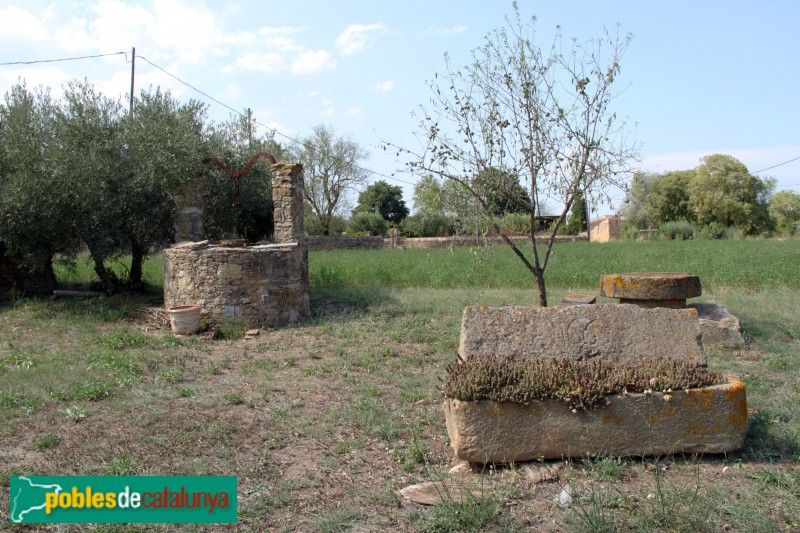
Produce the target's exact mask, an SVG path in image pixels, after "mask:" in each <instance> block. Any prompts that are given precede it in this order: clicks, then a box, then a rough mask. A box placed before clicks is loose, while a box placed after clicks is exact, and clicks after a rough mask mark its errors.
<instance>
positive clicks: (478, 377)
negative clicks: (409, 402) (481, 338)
mask: <svg viewBox="0 0 800 533" xmlns="http://www.w3.org/2000/svg"><path fill="white" fill-rule="evenodd" d="M722 383H725V378H724V377H723V376H722V374H721V373H719V372H716V371H713V370H709V369H708V368H705V367H702V366H698V365H697V364H694V363H691V362H686V361H681V360H675V359H644V360H643V361H642V362H641V364H638V365H636V366H632V365H627V364H621V363H616V362H614V361H611V360H609V359H605V358H597V359H591V360H588V361H575V360H571V359H561V360H555V359H546V360H538V359H528V360H517V359H513V358H510V357H508V358H505V357H497V358H495V357H476V358H473V359H470V360H468V361H461V362H459V364H457V365H455V366H453V367H452V368H450V369H449V371H448V376H447V380H446V382H445V385H444V388H443V389H442V393H443V394H444V396H445V397H447V398H454V399H457V400H461V401H479V400H492V401H498V402H514V403H523V404H525V403H530V402H532V401H537V400H560V401H563V402H565V403H566V404H568V405H569V407H570V408H572V409H584V410H589V409H592V408H594V407H597V406H600V405H605V404H606V402H607V400H606V396H609V395H613V394H624V393H631V392H645V391H659V392H664V393H666V392H667V391H672V390H679V389H694V388H699V387H705V386H709V385H719V384H722Z"/></svg>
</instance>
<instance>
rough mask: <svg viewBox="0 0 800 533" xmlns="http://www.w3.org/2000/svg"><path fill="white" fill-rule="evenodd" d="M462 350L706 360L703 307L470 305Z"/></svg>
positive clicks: (469, 353)
mask: <svg viewBox="0 0 800 533" xmlns="http://www.w3.org/2000/svg"><path fill="white" fill-rule="evenodd" d="M666 339H669V342H665V340H666ZM458 353H459V355H460V356H461V358H462V359H464V360H469V359H472V358H475V357H513V358H515V359H565V358H569V359H577V360H587V359H591V358H594V357H601V356H602V357H607V358H609V359H613V360H614V361H617V362H620V363H627V364H633V365H635V364H637V363H638V362H639V361H641V360H642V358H644V357H649V358H656V357H664V358H670V359H683V360H686V361H692V362H695V363H698V364H701V365H705V364H706V359H705V354H704V353H703V346H702V344H701V342H700V324H699V322H698V319H697V311H695V310H694V309H664V308H657V309H643V308H640V307H637V306H635V305H625V304H599V305H574V306H567V307H467V308H466V309H465V310H464V318H463V321H462V323H461V343H460V345H459V348H458Z"/></svg>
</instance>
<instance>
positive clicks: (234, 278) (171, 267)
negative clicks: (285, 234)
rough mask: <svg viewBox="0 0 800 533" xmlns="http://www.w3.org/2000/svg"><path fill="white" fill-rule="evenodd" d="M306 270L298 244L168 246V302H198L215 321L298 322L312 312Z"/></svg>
mask: <svg viewBox="0 0 800 533" xmlns="http://www.w3.org/2000/svg"><path fill="white" fill-rule="evenodd" d="M307 272H308V263H307V260H306V252H305V249H301V248H299V247H286V248H267V249H255V248H224V247H220V248H194V249H193V248H191V247H179V248H169V249H166V250H164V305H165V306H166V307H167V308H169V307H175V306H179V305H199V306H200V307H201V308H202V316H203V319H204V320H206V321H209V322H212V323H216V324H219V323H229V322H236V323H242V324H246V325H248V326H251V327H256V326H262V325H268V326H277V325H280V324H286V323H289V322H296V321H298V320H300V319H302V318H305V317H307V316H308V314H309V295H308V282H307V279H308V278H307ZM304 280H305V281H304ZM226 308H227V310H228V312H227V313H226ZM231 312H232V313H233V314H230V313H231Z"/></svg>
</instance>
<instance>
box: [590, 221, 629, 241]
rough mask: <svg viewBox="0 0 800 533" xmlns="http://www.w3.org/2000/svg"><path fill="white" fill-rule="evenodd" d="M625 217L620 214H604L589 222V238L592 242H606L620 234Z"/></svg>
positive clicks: (617, 237) (615, 238) (618, 236)
mask: <svg viewBox="0 0 800 533" xmlns="http://www.w3.org/2000/svg"><path fill="white" fill-rule="evenodd" d="M624 224H625V217H623V216H622V215H606V216H604V217H600V218H597V219H595V220H592V221H591V222H590V223H589V230H590V231H589V240H591V241H592V242H608V241H614V240H617V239H619V238H620V237H621V236H622V226H623V225H624Z"/></svg>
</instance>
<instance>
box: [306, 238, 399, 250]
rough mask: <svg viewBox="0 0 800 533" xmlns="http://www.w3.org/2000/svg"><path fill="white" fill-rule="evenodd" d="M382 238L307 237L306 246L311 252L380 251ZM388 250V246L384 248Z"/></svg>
mask: <svg viewBox="0 0 800 533" xmlns="http://www.w3.org/2000/svg"><path fill="white" fill-rule="evenodd" d="M388 240H389V239H384V238H383V237H353V236H350V235H313V236H312V235H309V236H307V237H306V245H307V246H308V249H309V250H311V251H320V250H380V249H381V248H384V241H387V242H388ZM386 247H387V248H388V246H386Z"/></svg>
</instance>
